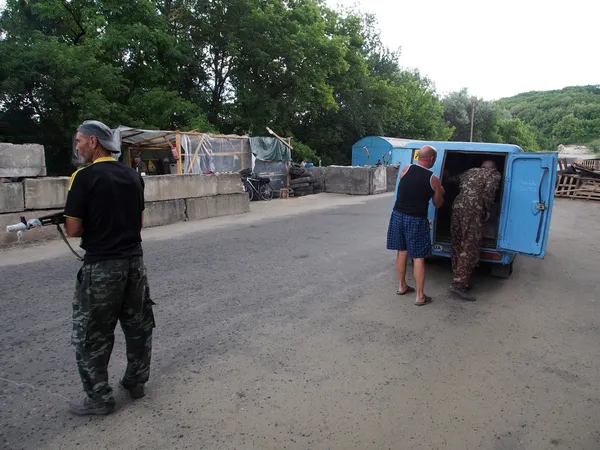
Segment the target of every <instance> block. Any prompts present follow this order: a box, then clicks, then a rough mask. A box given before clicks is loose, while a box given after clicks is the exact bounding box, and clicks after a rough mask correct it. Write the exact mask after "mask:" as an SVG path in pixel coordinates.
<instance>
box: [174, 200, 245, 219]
mask: <svg viewBox="0 0 600 450" xmlns="http://www.w3.org/2000/svg"><path fill="white" fill-rule="evenodd" d="M185 202H186V205H187V217H188V220H202V219H208V218H210V217H221V216H230V215H235V214H244V213H248V212H250V200H249V199H248V196H247V195H246V194H226V195H217V196H214V197H201V198H188V199H186V201H185Z"/></svg>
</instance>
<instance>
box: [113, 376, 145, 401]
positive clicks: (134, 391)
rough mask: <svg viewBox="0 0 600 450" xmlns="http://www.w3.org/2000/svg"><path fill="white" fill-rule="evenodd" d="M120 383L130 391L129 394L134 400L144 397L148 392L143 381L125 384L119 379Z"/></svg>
mask: <svg viewBox="0 0 600 450" xmlns="http://www.w3.org/2000/svg"><path fill="white" fill-rule="evenodd" d="M119 384H120V385H121V387H122V388H123V389H125V390H127V391H129V396H130V397H131V398H132V399H134V400H136V399H138V398H142V397H143V396H144V395H146V392H145V391H144V385H143V384H142V383H136V384H123V380H119Z"/></svg>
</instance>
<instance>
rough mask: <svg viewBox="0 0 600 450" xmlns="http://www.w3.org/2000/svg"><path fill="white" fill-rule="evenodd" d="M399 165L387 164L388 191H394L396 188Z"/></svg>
mask: <svg viewBox="0 0 600 450" xmlns="http://www.w3.org/2000/svg"><path fill="white" fill-rule="evenodd" d="M399 169H400V168H399V167H398V166H387V167H386V170H387V175H386V176H387V191H388V192H394V191H395V190H396V181H397V180H398V171H399Z"/></svg>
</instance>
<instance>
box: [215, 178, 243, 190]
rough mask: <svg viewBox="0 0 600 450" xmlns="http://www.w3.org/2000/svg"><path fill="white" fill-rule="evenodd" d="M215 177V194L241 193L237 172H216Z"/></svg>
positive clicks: (240, 183)
mask: <svg viewBox="0 0 600 450" xmlns="http://www.w3.org/2000/svg"><path fill="white" fill-rule="evenodd" d="M216 177H217V194H219V195H225V194H241V193H243V191H242V180H241V178H240V175H239V174H237V173H218V174H217V175H216Z"/></svg>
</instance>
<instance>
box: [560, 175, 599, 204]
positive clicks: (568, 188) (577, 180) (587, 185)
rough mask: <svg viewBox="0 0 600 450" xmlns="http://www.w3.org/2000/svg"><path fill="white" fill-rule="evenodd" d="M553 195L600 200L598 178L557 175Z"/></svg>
mask: <svg viewBox="0 0 600 450" xmlns="http://www.w3.org/2000/svg"><path fill="white" fill-rule="evenodd" d="M554 196H555V197H566V198H577V199H581V200H595V201H600V179H597V178H584V177H581V176H580V175H559V177H558V182H557V183H556V189H555V191H554Z"/></svg>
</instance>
